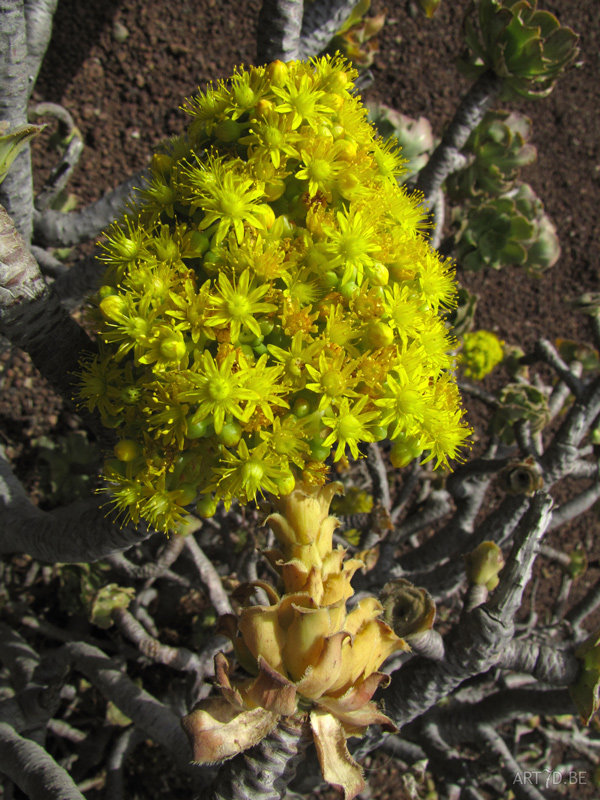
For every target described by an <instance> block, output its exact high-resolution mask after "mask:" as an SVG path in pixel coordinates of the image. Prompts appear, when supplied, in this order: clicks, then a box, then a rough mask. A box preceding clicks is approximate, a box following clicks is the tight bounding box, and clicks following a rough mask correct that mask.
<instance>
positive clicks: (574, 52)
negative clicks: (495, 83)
mask: <svg viewBox="0 0 600 800" xmlns="http://www.w3.org/2000/svg"><path fill="white" fill-rule="evenodd" d="M464 31H465V40H466V42H467V45H468V47H469V49H470V51H471V52H470V53H469V57H468V58H466V59H465V60H464V62H462V63H461V65H460V66H461V68H462V69H463V71H464V72H465V73H466V74H467V75H469V76H471V77H475V76H477V75H480V74H481V73H483V72H485V71H486V70H492V71H493V72H495V73H496V75H497V76H498V77H500V78H502V79H503V86H504V89H505V91H507V92H509V93H512V94H516V95H518V96H521V97H526V98H528V99H533V98H536V97H547V96H548V95H549V94H550V92H551V91H552V89H553V88H554V84H555V83H556V81H557V79H558V78H559V77H560V75H561V74H562V73H563V72H564V71H565V69H567V67H569V66H571V65H572V64H574V63H575V61H576V59H577V56H578V55H579V49H578V47H577V42H578V40H579V37H578V36H577V34H576V33H574V32H573V31H572V30H571V29H570V28H567V27H564V26H562V25H561V24H560V22H559V21H558V19H557V18H556V17H555V16H554V15H553V14H551V13H550V12H549V11H542V10H540V9H538V7H537V0H532V2H528V0H479V1H478V2H477V3H471V7H470V13H468V14H467V16H466V17H465V22H464Z"/></svg>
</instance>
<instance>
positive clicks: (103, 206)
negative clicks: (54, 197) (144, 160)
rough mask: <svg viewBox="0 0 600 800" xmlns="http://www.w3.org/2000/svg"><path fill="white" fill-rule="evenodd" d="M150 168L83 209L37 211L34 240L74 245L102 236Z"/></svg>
mask: <svg viewBox="0 0 600 800" xmlns="http://www.w3.org/2000/svg"><path fill="white" fill-rule="evenodd" d="M148 175H149V173H148V170H140V172H136V173H135V175H132V176H131V177H130V178H127V180H126V181H124V182H123V183H122V184H121V185H120V186H117V188H116V189H113V190H112V191H111V192H107V193H106V194H105V195H104V197H101V198H100V199H99V200H97V201H96V202H95V203H91V204H90V205H89V206H87V207H86V208H84V209H82V210H81V211H71V212H69V213H68V214H64V213H62V212H61V211H53V210H52V209H47V210H46V211H43V212H39V211H37V212H36V213H35V214H34V222H33V224H34V231H33V240H34V242H35V243H36V244H37V245H40V246H42V247H71V246H73V245H76V244H82V243H83V242H89V241H90V239H93V238H94V237H95V236H99V235H100V234H101V233H102V231H103V230H104V229H105V228H107V227H108V226H109V225H110V224H111V222H113V221H114V220H115V219H117V217H119V215H120V214H121V213H122V212H123V210H124V209H125V203H126V202H127V200H129V199H130V196H131V195H132V192H133V191H134V189H136V188H139V187H140V186H142V185H143V183H144V181H145V179H146V178H147V177H148Z"/></svg>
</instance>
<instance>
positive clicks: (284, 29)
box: [256, 0, 304, 64]
mask: <svg viewBox="0 0 600 800" xmlns="http://www.w3.org/2000/svg"><path fill="white" fill-rule="evenodd" d="M303 7H304V2H303V0H263V4H262V6H261V9H260V13H259V15H258V30H257V33H256V43H257V61H258V63H259V64H268V63H269V62H270V61H276V60H279V61H295V60H296V59H297V58H298V56H299V45H300V29H301V27H302V11H303Z"/></svg>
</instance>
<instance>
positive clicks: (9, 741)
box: [0, 722, 85, 800]
mask: <svg viewBox="0 0 600 800" xmlns="http://www.w3.org/2000/svg"><path fill="white" fill-rule="evenodd" d="M0 772H3V773H4V774H5V775H7V776H8V777H9V778H10V779H11V780H12V781H14V782H15V783H16V784H17V786H18V787H19V788H20V789H22V790H23V791H24V792H25V793H26V795H27V796H28V797H29V798H30V800H85V797H84V796H83V795H82V794H81V792H79V790H78V789H77V787H76V786H75V783H74V782H73V779H72V778H71V776H70V775H69V773H68V772H67V771H66V770H64V769H63V768H62V767H60V766H59V765H58V764H57V763H56V761H55V760H54V759H53V758H52V757H51V756H50V755H48V753H47V752H46V750H44V748H43V747H40V745H39V744H36V743H35V742H32V741H31V739H25V738H24V737H23V736H19V734H18V733H17V732H16V731H15V730H14V728H12V727H11V726H10V725H7V724H6V723H5V722H0Z"/></svg>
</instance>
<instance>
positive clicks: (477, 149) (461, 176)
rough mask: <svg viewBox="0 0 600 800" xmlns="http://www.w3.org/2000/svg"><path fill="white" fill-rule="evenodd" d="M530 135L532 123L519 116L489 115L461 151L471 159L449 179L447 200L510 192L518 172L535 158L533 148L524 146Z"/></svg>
mask: <svg viewBox="0 0 600 800" xmlns="http://www.w3.org/2000/svg"><path fill="white" fill-rule="evenodd" d="M530 135H531V120H529V119H528V118H527V117H525V116H523V115H522V114H519V113H517V112H508V111H488V113H487V114H486V115H485V117H484V118H483V120H482V121H481V122H480V123H479V125H478V126H477V127H476V128H475V130H474V131H473V133H472V134H471V135H470V136H469V139H468V140H467V143H466V145H465V147H464V150H463V152H465V153H466V154H468V155H470V156H471V161H470V163H469V165H468V166H467V167H465V168H464V169H462V170H459V171H458V172H455V173H453V174H452V175H450V176H449V177H448V181H447V188H448V193H449V195H450V197H451V198H452V199H453V200H460V199H462V198H477V197H480V196H481V195H488V196H491V197H497V196H498V195H502V194H506V192H508V191H510V190H511V189H512V188H513V187H514V185H515V182H516V180H517V177H518V174H519V169H520V168H521V167H524V166H526V165H527V164H531V163H532V162H533V161H535V159H536V157H537V151H536V148H535V147H534V146H533V145H531V144H528V143H527V141H528V139H529V137H530Z"/></svg>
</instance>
